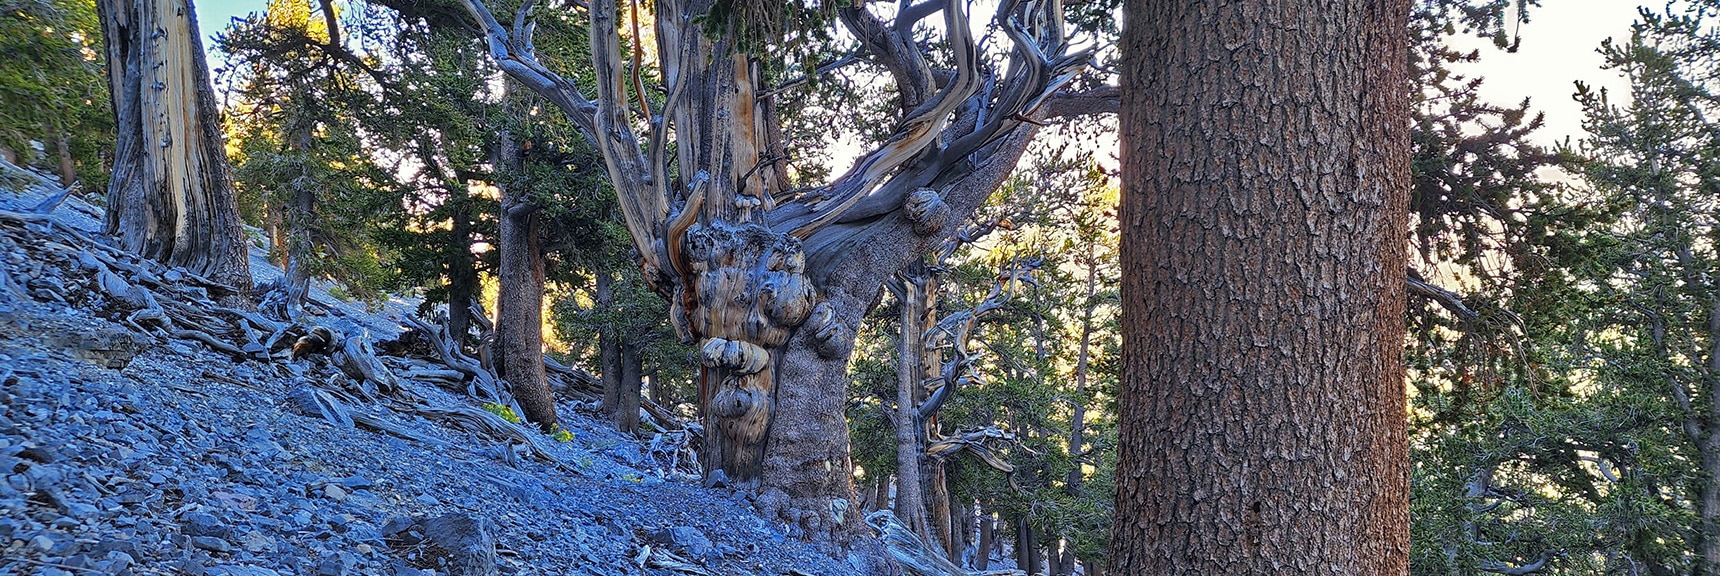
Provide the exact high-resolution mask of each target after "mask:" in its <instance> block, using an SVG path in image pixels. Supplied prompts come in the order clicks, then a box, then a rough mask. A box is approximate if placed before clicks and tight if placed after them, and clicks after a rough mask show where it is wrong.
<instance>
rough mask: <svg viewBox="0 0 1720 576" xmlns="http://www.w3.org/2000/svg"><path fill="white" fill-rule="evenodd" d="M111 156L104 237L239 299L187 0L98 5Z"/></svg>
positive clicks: (220, 163)
mask: <svg viewBox="0 0 1720 576" xmlns="http://www.w3.org/2000/svg"><path fill="white" fill-rule="evenodd" d="M98 12H100V14H101V19H102V33H103V38H104V40H105V42H104V44H105V45H106V50H107V58H108V87H109V88H110V89H111V90H112V92H113V104H114V114H115V119H116V124H115V126H116V129H117V131H118V132H117V144H118V146H117V151H116V153H115V156H114V169H113V176H112V179H111V181H110V183H109V186H108V212H107V214H108V217H107V231H108V233H110V234H113V235H114V236H115V237H116V238H118V239H119V243H120V246H122V247H124V248H125V249H126V250H128V251H131V252H133V253H136V254H139V255H142V256H144V257H146V258H150V259H153V260H156V261H159V262H162V263H164V264H167V265H170V266H183V267H185V268H187V269H189V270H191V271H193V272H196V273H198V274H202V275H204V276H207V277H209V278H210V279H212V280H215V281H216V282H221V283H223V284H226V285H229V286H232V287H233V288H235V289H237V290H238V291H239V292H240V293H241V294H246V293H249V292H250V290H251V269H250V266H249V264H248V262H247V255H246V248H245V240H244V234H243V231H242V230H241V228H240V225H241V223H240V220H239V209H238V204H237V200H236V198H235V197H234V192H233V176H232V173H231V171H232V169H231V168H230V167H229V166H228V164H227V156H226V151H225V149H224V147H225V143H224V140H223V138H222V136H221V127H220V123H219V122H218V121H217V117H216V114H217V112H218V110H219V108H218V107H217V105H216V100H215V93H214V92H213V90H212V89H211V88H210V86H209V67H208V65H207V64H206V63H205V62H204V61H203V39H202V36H201V35H199V33H198V30H197V20H196V17H195V12H194V9H193V7H192V5H191V1H190V0H101V1H100V2H99V3H98Z"/></svg>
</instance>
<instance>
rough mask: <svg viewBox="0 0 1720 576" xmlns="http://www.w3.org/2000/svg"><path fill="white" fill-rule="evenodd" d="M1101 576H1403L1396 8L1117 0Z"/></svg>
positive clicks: (1402, 13) (1401, 86)
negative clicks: (1109, 494)
mask: <svg viewBox="0 0 1720 576" xmlns="http://www.w3.org/2000/svg"><path fill="white" fill-rule="evenodd" d="M1124 13H1125V14H1126V16H1127V17H1128V18H1129V20H1128V21H1127V23H1126V25H1125V28H1124V30H1125V35H1124V40H1123V59H1122V61H1123V63H1124V70H1123V74H1124V83H1123V107H1122V118H1121V121H1120V127H1121V130H1122V160H1123V171H1122V174H1123V199H1122V203H1121V210H1120V219H1121V227H1122V235H1123V240H1122V258H1121V262H1122V265H1123V270H1125V271H1126V272H1125V274H1124V276H1123V283H1122V303H1123V318H1122V329H1123V355H1122V360H1123V377H1122V378H1123V379H1122V383H1121V391H1120V395H1119V398H1118V403H1119V406H1118V412H1119V417H1120V419H1121V429H1120V438H1119V442H1120V449H1119V462H1118V465H1117V485H1118V486H1117V504H1116V516H1115V520H1114V524H1113V528H1112V537H1111V570H1112V571H1114V572H1116V573H1120V574H1191V575H1193V574H1274V575H1282V574H1334V573H1338V574H1369V575H1380V576H1392V575H1403V574H1407V573H1408V559H1409V556H1408V554H1409V529H1408V526H1409V514H1408V494H1409V487H1408V486H1409V484H1408V482H1409V469H1408V454H1407V451H1408V446H1407V440H1406V432H1405V406H1404V368H1403V360H1402V347H1403V338H1404V322H1403V314H1404V301H1403V300H1404V281H1403V273H1404V272H1403V271H1404V269H1405V253H1406V249H1407V247H1406V243H1405V241H1404V239H1405V238H1406V237H1407V228H1406V226H1407V214H1406V206H1407V200H1408V197H1407V191H1408V182H1409V164H1408V148H1409V139H1408V128H1409V122H1408V118H1409V107H1408V90H1409V85H1408V82H1407V79H1406V74H1405V67H1406V64H1405V63H1406V62H1408V60H1407V56H1406V54H1405V50H1406V46H1407V30H1408V22H1407V18H1408V16H1409V13H1410V8H1409V3H1408V2H1407V0H1387V1H1368V2H1362V1H1354V0H1351V1H1342V2H1327V1H1314V0H1291V1H1288V2H1279V3H1268V2H1261V1H1258V0H1255V1H1246V2H1237V3H1230V4H1216V3H1187V2H1169V1H1164V0H1130V1H1129V2H1128V4H1127V7H1126V9H1125V12H1124Z"/></svg>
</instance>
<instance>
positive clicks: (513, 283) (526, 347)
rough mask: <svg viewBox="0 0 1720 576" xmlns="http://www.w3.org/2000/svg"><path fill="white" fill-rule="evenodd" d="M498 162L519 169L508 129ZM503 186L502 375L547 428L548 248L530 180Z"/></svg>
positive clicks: (498, 345)
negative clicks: (545, 303) (544, 245)
mask: <svg viewBox="0 0 1720 576" xmlns="http://www.w3.org/2000/svg"><path fill="white" fill-rule="evenodd" d="M495 155H496V159H497V162H496V163H495V164H496V166H497V167H498V168H500V169H503V170H508V171H517V170H519V169H520V162H519V149H518V148H517V147H516V146H515V144H514V142H513V138H512V137H511V136H510V135H509V134H507V133H506V132H503V133H501V134H500V135H498V137H497V145H496V152H495ZM510 180H512V181H510V182H505V183H504V184H503V185H502V186H501V189H502V197H501V214H499V215H498V219H497V220H498V222H497V223H498V224H499V230H498V234H497V236H499V238H498V244H497V246H496V251H497V256H498V261H499V262H498V264H497V271H496V285H497V290H496V342H495V350H496V355H497V356H498V360H499V361H500V363H499V367H500V368H501V370H500V375H501V377H502V378H503V379H505V380H507V382H508V384H509V385H510V388H511V389H512V392H513V395H514V400H516V401H518V402H519V403H520V409H521V410H524V411H525V414H522V415H521V416H524V417H525V419H526V420H529V421H531V422H533V423H535V424H537V425H538V426H539V427H541V428H543V429H544V430H549V429H551V428H553V427H554V426H555V425H556V414H555V395H554V394H552V393H551V392H550V389H549V377H548V375H546V374H545V373H544V367H543V289H544V268H543V248H542V247H541V246H540V245H539V241H538V238H539V231H538V210H537V207H536V206H533V205H532V203H531V196H530V191H529V190H527V189H526V186H528V184H527V183H525V182H523V181H522V179H519V178H512V179H510Z"/></svg>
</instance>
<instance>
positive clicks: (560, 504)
mask: <svg viewBox="0 0 1720 576" xmlns="http://www.w3.org/2000/svg"><path fill="white" fill-rule="evenodd" d="M0 168H8V167H0ZM12 180H16V179H15V178H14V179H12ZM51 194H52V191H44V190H42V189H37V190H31V191H25V192H23V193H18V192H11V193H0V477H3V478H0V576H8V575H14V574H18V575H22V574H42V575H60V574H114V575H123V574H140V575H141V574H207V575H211V576H215V575H229V576H271V575H274V576H279V575H295V574H304V575H318V576H323V575H330V576H337V575H347V574H352V575H357V574H367V575H368V574H377V575H398V576H419V575H429V574H503V575H513V574H557V575H562V574H605V575H607V574H700V573H707V574H724V575H727V574H787V573H814V574H847V573H850V568H849V567H848V566H847V564H845V563H842V562H839V561H836V560H833V559H831V558H829V557H827V556H823V555H821V554H819V553H818V552H816V551H814V550H813V549H812V548H810V547H807V546H805V545H802V544H800V543H799V542H797V541H795V540H793V539H791V538H789V537H787V536H786V535H785V532H784V530H783V528H782V527H777V526H772V525H770V524H769V523H767V522H766V521H765V520H763V519H761V518H760V517H758V516H757V515H756V514H755V513H753V511H752V505H751V503H750V502H749V501H748V500H747V498H746V497H745V495H744V494H742V493H739V492H735V491H730V490H709V489H705V488H702V487H700V486H698V485H697V484H696V478H695V477H692V476H690V475H689V474H687V473H686V472H685V471H684V467H685V466H686V465H687V463H686V462H685V460H686V458H685V456H684V455H683V454H681V452H682V451H683V450H684V447H685V446H686V445H687V444H688V442H687V439H686V438H685V436H686V432H684V431H683V432H675V434H678V435H677V436H675V437H674V439H672V440H671V439H658V440H657V441H656V442H655V443H651V442H645V441H641V440H639V439H636V438H631V437H624V436H622V435H620V434H618V433H616V432H614V431H613V430H611V429H610V428H609V427H608V426H607V425H606V424H605V423H603V422H601V421H598V420H596V419H593V418H590V417H587V416H586V415H584V414H581V413H579V411H578V410H576V409H575V408H574V407H575V405H580V404H583V403H582V402H580V400H589V397H588V395H585V394H582V393H581V392H579V388H580V387H585V386H588V385H589V382H588V381H585V380H586V379H584V378H582V377H581V376H579V375H577V374H575V373H574V372H575V371H571V369H568V368H567V367H552V369H554V368H559V370H557V372H558V373H560V375H561V378H562V380H563V381H562V383H561V384H562V385H561V388H562V389H563V392H564V393H565V396H564V402H563V403H562V406H561V413H562V414H563V418H562V426H563V427H564V429H565V430H566V431H567V432H569V433H570V436H571V438H570V439H566V441H556V440H554V439H551V438H550V437H549V436H546V435H543V434H540V433H538V432H537V431H535V430H528V429H526V428H523V427H520V426H518V425H517V424H514V423H511V422H509V421H507V420H505V419H503V418H501V417H499V416H496V415H495V414H493V413H491V412H488V411H485V410H483V409H480V408H479V407H477V405H476V404H475V401H474V400H473V398H472V395H470V394H469V393H468V392H467V391H466V390H462V388H463V387H465V386H466V384H464V382H465V381H467V380H468V379H469V378H467V374H465V373H464V372H462V368H468V367H466V366H459V367H454V366H447V365H445V364H442V363H440V362H438V361H437V359H436V358H435V357H434V355H435V354H437V353H439V352H440V351H434V350H429V349H425V347H424V346H417V348H420V349H423V350H421V352H425V353H427V354H425V353H420V354H417V355H408V356H407V357H393V356H385V355H380V354H384V353H388V352H395V353H400V351H399V350H394V349H392V348H389V349H388V350H385V351H382V352H372V349H373V348H386V347H387V346H397V345H401V344H399V342H398V341H396V340H395V339H396V338H397V337H398V336H399V334H400V332H399V327H398V323H399V322H400V320H402V318H400V317H399V313H400V312H399V307H398V306H396V307H393V308H392V309H385V310H384V311H382V312H377V313H370V312H368V311H365V310H364V309H363V308H362V307H361V306H351V305H348V304H346V303H327V304H324V305H322V306H320V307H319V308H320V310H321V311H322V312H323V315H322V316H321V317H320V318H317V319H316V320H315V323H316V325H317V326H323V327H329V331H328V332H327V333H325V334H323V335H322V336H321V337H322V339H323V342H322V347H321V348H319V349H317V350H308V348H309V347H312V346H313V345H314V344H316V342H314V340H315V338H312V340H305V339H306V338H310V337H311V335H310V333H309V331H305V332H306V333H304V334H299V333H297V332H294V326H298V325H296V324H292V323H285V322H279V321H276V320H273V319H270V318H267V317H265V316H263V315H260V314H257V313H252V312H245V311H240V310H235V309H232V308H228V307H224V306H222V305H220V304H217V302H216V301H217V299H220V298H221V297H222V296H224V295H225V294H224V292H225V291H228V290H229V289H227V288H225V287H223V286H220V285H219V284H216V283H213V282H209V281H207V280H205V279H201V278H198V277H197V276H196V275H194V274H190V273H188V272H185V271H183V270H173V269H166V268H163V267H161V266H159V265H155V264H153V263H150V262H144V261H138V260H136V259H134V258H131V257H130V256H129V255H127V254H124V253H123V252H120V251H117V250H114V249H113V248H111V247H109V246H107V245H106V244H104V243H102V242H101V241H100V240H99V238H100V234H99V233H98V232H97V228H96V227H97V226H99V218H100V211H99V209H97V208H95V207H93V206H90V205H89V204H87V203H85V202H83V201H82V200H81V199H79V198H76V197H71V198H62V199H61V201H60V202H59V203H57V204H56V205H54V206H53V210H54V212H52V213H36V212H33V211H32V209H33V207H35V206H38V205H41V204H42V200H43V198H44V197H45V196H48V195H51ZM253 267H254V268H255V269H257V270H258V276H259V280H261V281H265V282H266V281H267V280H268V277H267V276H265V275H266V274H269V273H273V274H275V275H277V276H278V275H280V271H279V270H278V269H273V268H270V267H268V266H267V265H266V263H265V264H261V265H258V264H256V263H255V259H254V266H253ZM316 300H322V301H325V302H327V301H329V300H332V298H331V297H330V296H328V295H327V293H326V292H321V293H319V294H316V295H314V296H313V301H316ZM337 333H338V334H337ZM354 339H357V340H356V341H355V340H354ZM382 340H389V341H390V342H389V344H388V345H387V346H384V345H383V344H382V343H381V342H380V341H382ZM400 340H407V339H405V338H402V339H400ZM336 341H338V344H337V343H336ZM301 343H303V344H304V345H305V346H306V347H307V349H301V350H300V351H299V353H297V354H295V353H294V352H292V350H291V348H292V347H294V346H295V345H298V344H301ZM404 346H407V347H412V345H411V344H410V343H408V344H406V345H404ZM489 393H491V394H494V393H495V391H494V390H491V391H489ZM654 534H657V535H666V536H668V537H669V539H668V543H669V544H668V545H669V546H670V547H671V548H673V549H674V550H673V551H671V550H668V549H661V550H658V551H654V552H649V553H647V554H646V555H645V558H644V560H645V561H644V562H639V561H638V559H639V556H640V554H639V551H640V549H641V548H642V547H654V548H661V547H662V546H664V545H663V544H659V543H657V542H655V541H654V540H653V538H652V535H654Z"/></svg>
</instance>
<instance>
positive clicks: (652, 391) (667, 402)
mask: <svg viewBox="0 0 1720 576" xmlns="http://www.w3.org/2000/svg"><path fill="white" fill-rule="evenodd" d="M645 391H646V395H647V396H648V397H650V398H651V401H652V402H656V403H657V405H658V406H662V407H665V408H668V407H672V406H674V405H675V401H674V400H672V399H670V398H669V384H668V382H665V381H664V380H663V378H661V377H659V376H658V375H657V371H656V370H652V371H651V372H650V373H647V374H646V375H645Z"/></svg>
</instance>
